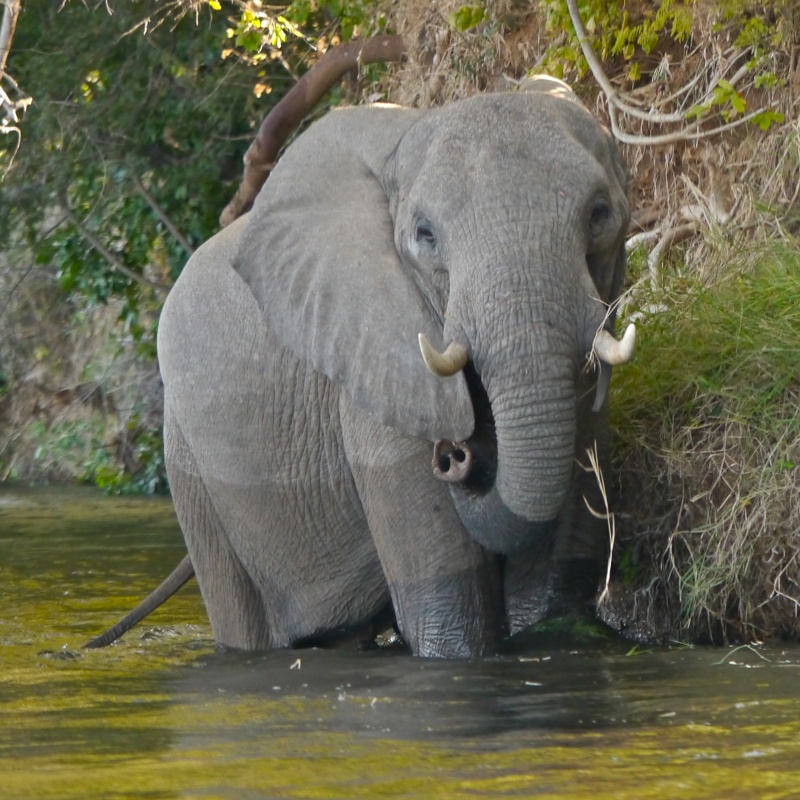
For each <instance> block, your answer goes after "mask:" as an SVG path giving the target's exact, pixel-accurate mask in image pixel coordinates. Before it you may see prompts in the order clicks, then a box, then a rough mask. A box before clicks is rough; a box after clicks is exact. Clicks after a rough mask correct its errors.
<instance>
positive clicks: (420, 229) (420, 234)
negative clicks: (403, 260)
mask: <svg viewBox="0 0 800 800" xmlns="http://www.w3.org/2000/svg"><path fill="white" fill-rule="evenodd" d="M414 241H416V242H425V244H427V245H429V246H430V247H433V246H434V245H435V244H436V237H435V236H434V235H433V231H432V230H431V226H430V223H428V222H424V221H420V222H418V223H417V226H416V228H414Z"/></svg>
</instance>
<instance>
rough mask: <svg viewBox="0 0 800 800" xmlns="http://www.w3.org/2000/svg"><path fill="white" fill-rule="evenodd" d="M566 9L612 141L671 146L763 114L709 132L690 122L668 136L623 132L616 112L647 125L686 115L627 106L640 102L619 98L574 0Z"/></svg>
mask: <svg viewBox="0 0 800 800" xmlns="http://www.w3.org/2000/svg"><path fill="white" fill-rule="evenodd" d="M567 8H568V9H569V15H570V18H571V19H572V24H573V26H574V27H575V33H576V34H577V36H578V42H579V43H580V46H581V50H582V51H583V55H584V56H585V58H586V62H587V63H588V65H589V69H590V70H591V71H592V75H594V78H595V80H596V81H597V83H598V84H599V85H600V88H601V89H602V90H603V94H605V96H606V100H607V101H608V116H609V119H610V121H611V131H612V133H613V134H614V136H615V138H616V139H618V140H619V141H620V142H623V143H625V144H633V145H659V144H672V143H673V142H683V141H694V140H696V139H705V138H707V137H709V136H716V135H717V134H718V133H722V132H724V131H727V130H730V129H731V128H735V127H737V126H739V125H742V124H744V123H745V122H749V121H750V120H751V119H753V118H754V117H757V116H758V115H759V114H763V113H764V111H765V110H766V109H765V108H759V109H758V110H757V111H753V112H751V113H750V114H747V116H744V117H742V118H740V119H737V120H735V121H734V122H729V123H727V124H726V125H720V126H718V127H716V128H712V129H709V130H701V129H700V122H699V120H698V121H697V122H694V123H692V124H691V125H689V126H688V127H685V128H683V129H681V130H677V131H673V132H671V133H664V134H660V135H657V136H647V135H636V134H631V133H627V132H625V131H623V130H622V129H621V128H620V126H619V122H618V119H617V113H618V112H619V113H622V114H627V115H628V116H630V117H633V118H634V119H639V120H642V121H644V122H650V123H653V124H658V125H662V124H679V123H685V122H686V116H685V114H684V113H683V112H679V111H675V112H671V113H662V112H659V111H656V110H654V109H650V110H643V109H642V108H637V106H636V105H632V104H631V103H632V102H634V103H637V104H638V103H641V101H639V100H634V99H633V98H631V101H630V102H628V101H626V100H625V99H623V97H622V96H621V95H620V93H619V92H618V91H617V90H616V89H615V88H614V85H613V84H612V83H611V81H610V80H609V78H608V76H607V75H606V73H605V71H604V70H603V66H602V64H601V63H600V59H599V58H598V57H597V55H596V53H595V52H594V50H593V49H592V45H591V42H590V41H589V34H588V33H587V32H586V27H585V26H584V24H583V20H582V19H581V15H580V11H579V10H578V2H577V0H567ZM734 60H735V59H734ZM746 71H747V70H746V68H744V67H742V68H740V69H739V70H738V71H737V72H736V74H735V75H734V76H733V78H732V80H733V81H739V80H741V78H742V77H743V75H744V74H745V73H746ZM721 77H722V75H717V76H716V77H715V79H714V80H713V81H712V82H711V84H710V86H709V88H708V89H707V90H706V93H705V94H704V95H703V97H702V99H701V100H700V103H699V104H702V103H704V102H705V101H706V100H708V99H709V98H710V97H711V95H712V93H713V91H714V87H715V86H716V85H717V84H718V83H719V80H720V78H721ZM696 82H697V79H696V78H695V79H694V80H693V81H692V85H693V84H694V83H696ZM729 82H730V81H729ZM731 85H732V84H731Z"/></svg>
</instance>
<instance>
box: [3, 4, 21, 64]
mask: <svg viewBox="0 0 800 800" xmlns="http://www.w3.org/2000/svg"><path fill="white" fill-rule="evenodd" d="M5 7H6V8H5V11H3V21H2V22H0V78H2V77H3V73H4V72H5V71H6V61H8V54H9V53H10V52H11V41H12V40H13V38H14V30H15V29H16V27H17V19H18V17H19V12H20V10H21V9H22V0H5Z"/></svg>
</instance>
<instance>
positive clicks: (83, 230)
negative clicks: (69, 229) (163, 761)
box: [61, 198, 169, 296]
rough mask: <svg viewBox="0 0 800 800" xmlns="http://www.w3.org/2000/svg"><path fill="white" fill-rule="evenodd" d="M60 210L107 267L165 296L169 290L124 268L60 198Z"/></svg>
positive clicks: (128, 268) (63, 199)
mask: <svg viewBox="0 0 800 800" xmlns="http://www.w3.org/2000/svg"><path fill="white" fill-rule="evenodd" d="M61 210H62V211H63V212H64V216H65V218H66V219H67V220H69V221H70V222H71V223H72V224H73V225H74V226H75V227H76V228H77V229H78V232H79V233H80V234H81V236H83V238H84V239H86V241H87V242H89V244H90V245H91V246H92V247H93V248H94V249H95V250H97V252H98V253H100V255H101V256H103V258H104V259H105V260H106V261H107V262H108V264H109V266H110V267H111V268H112V269H115V270H117V272H121V273H122V274H123V275H125V276H126V277H128V278H130V279H131V280H132V281H136V282H137V283H141V284H142V285H144V286H149V287H150V288H152V289H155V290H156V291H157V292H158V293H159V294H160V295H162V296H166V294H167V292H168V291H169V289H168V288H167V287H166V286H163V285H162V284H160V283H156V282H155V281H151V280H150V279H149V278H145V277H144V275H140V274H139V273H138V272H134V271H133V270H132V269H131V268H130V267H127V266H125V264H123V263H122V262H121V261H120V260H119V259H118V258H117V257H116V256H115V255H114V254H113V253H112V252H111V251H110V250H108V249H107V248H106V247H105V246H104V245H103V243H102V242H101V241H100V240H99V239H98V238H97V236H95V235H94V233H92V231H91V230H89V228H87V227H86V225H85V224H84V223H83V222H82V221H81V220H80V219H78V217H77V216H76V215H75V212H74V211H73V210H72V209H71V208H70V207H69V206H68V205H67V202H66V199H65V198H62V200H61Z"/></svg>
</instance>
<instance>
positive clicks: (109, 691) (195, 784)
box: [0, 489, 800, 800]
mask: <svg viewBox="0 0 800 800" xmlns="http://www.w3.org/2000/svg"><path fill="white" fill-rule="evenodd" d="M182 555H183V549H182V543H181V537H180V531H179V530H178V527H177V524H176V522H175V519H174V516H173V513H172V509H171V507H170V505H169V503H168V502H166V501H158V500H156V501H154V500H131V499H123V500H120V499H108V498H104V497H99V496H98V495H96V494H94V493H91V492H76V491H74V490H73V491H69V492H67V491H63V490H62V491H47V492H41V491H38V492H21V491H18V490H7V489H6V490H0V609H1V610H0V797H2V798H4V799H6V798H7V799H8V800H15V799H16V798H59V800H62V799H63V800H70V799H71V798H76V799H77V798H81V799H82V800H83V799H84V798H88V799H89V800H93V799H94V798H119V799H120V800H121V799H122V798H153V799H158V798H241V799H242V800H245V798H246V799H247V800H250V799H251V798H311V797H313V798H376V797H403V798H454V799H458V798H477V797H516V798H519V797H549V798H593V800H596V799H597V798H631V799H633V798H636V799H637V800H639V799H640V798H682V797H687V798H689V797H691V798H693V799H694V798H698V797H700V798H714V797H720V798H722V797H725V798H748V800H750V799H751V798H792V797H798V796H800V649H798V648H796V647H795V648H785V649H784V648H780V647H771V648H765V649H759V650H758V651H756V650H751V649H741V650H739V651H737V652H733V653H730V652H729V651H721V650H709V649H687V648H679V647H676V648H673V649H670V650H653V651H650V652H645V653H639V654H636V655H628V654H627V653H628V652H629V646H628V645H627V644H625V643H622V642H619V641H600V642H597V643H594V644H590V645H580V646H577V647H576V646H575V645H574V644H573V645H570V644H565V643H564V642H558V641H553V640H549V641H536V642H532V643H528V644H526V645H525V647H524V648H520V650H519V652H514V653H510V654H508V655H505V656H503V657H502V658H496V659H486V660H482V661H478V662H467V663H465V662H436V661H426V660H422V659H413V658H410V657H408V656H406V655H404V654H402V653H397V652H389V651H381V652H373V653H360V654H359V653H350V652H342V651H321V650H302V651H278V652H273V653H268V654H266V655H258V656H252V655H250V656H248V655H242V654H231V653H217V652H216V651H215V650H214V646H213V642H212V640H211V637H210V630H209V627H208V625H207V622H206V619H205V615H204V613H203V610H202V604H201V602H200V598H199V595H198V593H197V589H196V587H195V586H190V587H187V588H186V589H184V590H182V592H181V593H180V594H179V595H178V596H177V597H176V598H174V599H173V600H172V601H170V603H169V604H168V605H167V606H166V607H164V608H162V609H160V610H159V611H158V612H157V613H156V614H155V615H154V616H153V617H152V618H151V619H150V620H149V621H148V624H147V625H145V626H142V627H141V628H140V629H138V630H135V631H134V632H132V633H131V634H128V636H127V637H126V639H125V640H124V641H123V642H122V643H121V644H119V645H117V646H114V647H111V648H108V649H106V650H99V651H80V649H79V646H80V644H81V643H82V642H84V641H85V640H86V639H87V638H88V637H89V636H90V635H92V634H94V633H97V632H98V631H99V630H101V629H103V628H104V627H105V626H106V625H107V624H110V623H111V622H114V621H116V619H117V618H118V617H119V616H121V614H122V613H124V612H126V611H127V610H128V609H129V608H130V607H131V606H132V605H133V603H134V602H135V601H136V600H137V599H138V598H139V597H140V596H141V595H143V594H145V593H146V592H147V591H149V590H150V589H151V588H152V587H153V586H154V585H155V584H156V583H157V582H158V581H159V580H160V579H161V578H162V577H163V576H164V575H166V574H167V572H168V571H169V570H170V569H171V567H172V566H173V565H174V564H175V563H177V561H178V560H179V559H180V558H181V556H182Z"/></svg>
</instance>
